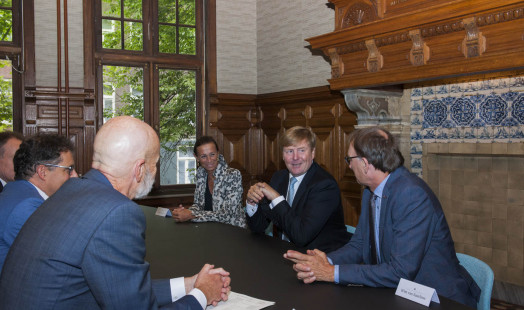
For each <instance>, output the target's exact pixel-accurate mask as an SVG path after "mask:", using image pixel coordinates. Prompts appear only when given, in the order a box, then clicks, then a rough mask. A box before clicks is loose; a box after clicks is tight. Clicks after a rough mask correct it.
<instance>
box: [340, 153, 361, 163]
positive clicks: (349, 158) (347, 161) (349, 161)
mask: <svg viewBox="0 0 524 310" xmlns="http://www.w3.org/2000/svg"><path fill="white" fill-rule="evenodd" d="M357 157H360V156H358V155H357V156H346V157H344V160H345V161H346V164H348V165H349V163H351V160H352V159H353V158H357Z"/></svg>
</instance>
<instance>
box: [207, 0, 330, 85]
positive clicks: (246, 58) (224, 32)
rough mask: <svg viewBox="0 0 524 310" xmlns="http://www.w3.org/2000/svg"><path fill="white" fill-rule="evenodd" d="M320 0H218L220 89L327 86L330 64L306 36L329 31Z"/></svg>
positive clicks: (324, 9) (326, 15)
mask: <svg viewBox="0 0 524 310" xmlns="http://www.w3.org/2000/svg"><path fill="white" fill-rule="evenodd" d="M326 4H327V2H323V1H318V0H295V1H282V0H259V1H255V0H245V1H243V0H217V71H218V73H217V75H218V76H217V79H218V92H220V93H241V94H264V93H272V92H278V91H286V90H294V89H301V88H308V87H315V86H322V85H327V84H328V82H327V79H329V78H330V77H331V66H330V64H329V62H328V61H326V60H325V59H324V57H322V56H318V55H317V56H313V55H312V53H311V51H310V50H309V49H308V48H306V46H308V44H309V43H308V42H307V41H305V39H306V38H310V37H313V36H317V35H321V34H324V33H328V32H331V31H333V29H334V20H335V16H334V14H335V13H334V10H333V9H330V8H328V7H327V6H326Z"/></svg>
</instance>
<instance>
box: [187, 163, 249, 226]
mask: <svg viewBox="0 0 524 310" xmlns="http://www.w3.org/2000/svg"><path fill="white" fill-rule="evenodd" d="M214 176H215V186H214V187H213V193H212V194H213V211H205V210H204V204H205V202H204V201H205V200H204V194H205V192H206V182H207V172H206V170H205V169H204V168H203V167H200V168H198V170H197V173H196V189H195V197H194V202H193V205H192V206H191V207H189V210H191V212H192V213H193V215H194V216H196V218H195V219H193V220H192V221H193V222H221V223H226V224H231V225H234V226H239V227H243V228H245V227H246V215H245V213H244V210H243V206H242V193H243V189H242V176H241V175H240V171H238V170H237V169H234V168H230V167H229V166H228V165H227V163H226V161H225V160H224V156H222V154H220V155H219V157H218V166H217V168H216V169H215V172H214Z"/></svg>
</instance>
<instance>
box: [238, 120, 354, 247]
mask: <svg viewBox="0 0 524 310" xmlns="http://www.w3.org/2000/svg"><path fill="white" fill-rule="evenodd" d="M315 143H316V137H315V134H314V133H313V132H312V131H311V130H310V129H308V128H305V127H299V126H296V127H292V128H290V129H288V130H287V131H286V132H285V133H284V135H282V138H281V141H280V145H281V147H282V156H283V159H284V163H285V164H286V167H287V169H285V170H280V171H277V172H276V173H275V174H274V175H273V177H272V178H271V181H270V182H269V185H268V184H266V183H257V184H255V185H253V186H251V188H250V189H249V192H248V194H247V202H248V204H247V208H246V212H247V223H248V226H249V228H250V229H251V230H252V231H255V232H259V233H263V232H264V230H265V229H266V228H267V227H268V224H269V223H270V222H272V223H273V224H274V225H275V226H276V228H277V230H278V232H279V233H278V237H279V238H282V239H284V240H287V241H291V242H293V243H294V244H296V245H298V246H300V247H306V248H308V249H315V248H318V249H321V250H323V251H333V250H336V249H338V248H339V247H341V246H342V245H344V244H346V243H347V242H348V241H349V239H350V238H351V235H350V234H349V233H348V232H347V230H346V226H345V225H344V212H343V210H342V204H341V200H340V190H339V188H338V185H337V182H336V181H335V179H334V178H333V177H332V176H331V175H330V174H329V173H328V172H327V171H326V170H324V169H322V167H320V166H319V165H318V164H317V163H315V162H314V161H313V159H314V158H315ZM284 197H286V198H284Z"/></svg>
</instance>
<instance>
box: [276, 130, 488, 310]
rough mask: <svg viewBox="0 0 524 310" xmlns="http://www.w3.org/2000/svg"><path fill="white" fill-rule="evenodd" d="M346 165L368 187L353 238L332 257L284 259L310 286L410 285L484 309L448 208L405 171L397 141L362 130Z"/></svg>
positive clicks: (378, 132)
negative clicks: (446, 211) (452, 229)
mask: <svg viewBox="0 0 524 310" xmlns="http://www.w3.org/2000/svg"><path fill="white" fill-rule="evenodd" d="M349 142H350V147H349V150H348V156H347V157H346V158H345V159H346V162H347V163H348V165H349V167H350V168H351V169H352V170H353V172H354V173H355V177H356V179H357V181H358V182H359V183H360V184H362V185H364V186H366V188H365V190H364V193H363V195H362V213H361V215H360V219H359V222H358V225H357V228H356V231H355V234H354V235H353V238H352V239H351V241H350V242H349V243H347V244H346V245H345V246H343V247H342V248H340V249H338V250H337V251H334V252H331V253H328V254H327V255H326V254H325V253H324V252H322V251H319V250H313V251H308V252H307V254H301V253H299V252H296V251H288V252H287V253H286V254H284V257H285V258H287V259H290V260H291V261H293V262H294V263H295V264H294V266H293V268H294V270H295V271H296V272H297V277H298V278H299V279H300V280H303V281H304V283H311V282H313V281H328V282H335V283H340V284H344V285H347V284H361V285H366V286H372V287H396V286H397V285H398V282H399V281H400V278H405V279H408V280H411V281H414V282H417V283H420V284H423V285H426V286H429V287H432V288H435V289H436V291H437V293H438V294H439V295H442V296H444V297H447V298H450V299H453V300H455V301H458V302H460V303H463V304H466V305H468V306H470V307H474V308H476V304H477V301H478V298H479V296H480V289H479V287H478V286H477V284H476V283H475V281H474V280H473V279H472V278H471V276H470V275H469V273H468V272H467V271H466V270H465V269H464V268H463V267H462V266H461V265H460V264H459V261H458V259H457V256H456V253H455V249H454V245H453V240H452V238H451V234H450V231H449V227H448V224H447V222H446V218H445V217H444V213H443V211H442V207H441V205H440V203H439V201H438V199H437V197H436V196H435V194H434V193H433V192H432V191H431V189H430V188H429V187H428V186H427V184H426V183H425V182H424V181H423V180H422V179H421V178H419V177H418V176H416V175H414V174H411V173H409V172H408V171H407V169H406V168H404V167H403V166H402V165H403V163H404V158H403V157H402V154H401V153H400V151H399V150H398V146H397V145H396V143H395V139H394V138H393V136H392V135H391V134H390V133H389V132H387V131H386V130H383V129H380V128H378V127H371V128H366V129H360V130H355V131H354V132H353V133H352V134H351V136H350V137H349Z"/></svg>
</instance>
